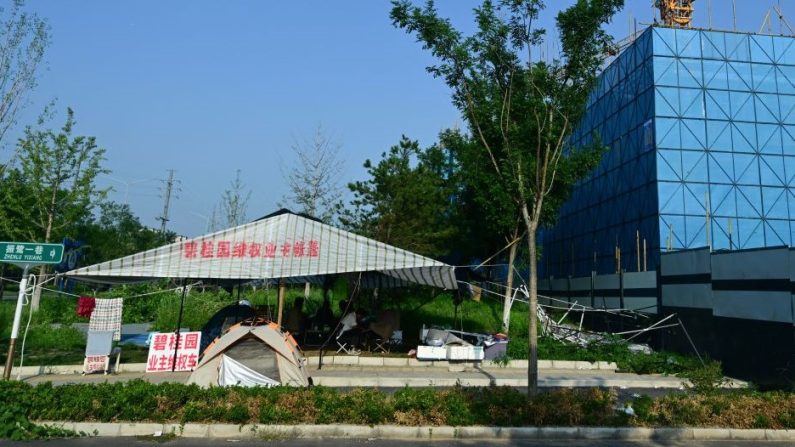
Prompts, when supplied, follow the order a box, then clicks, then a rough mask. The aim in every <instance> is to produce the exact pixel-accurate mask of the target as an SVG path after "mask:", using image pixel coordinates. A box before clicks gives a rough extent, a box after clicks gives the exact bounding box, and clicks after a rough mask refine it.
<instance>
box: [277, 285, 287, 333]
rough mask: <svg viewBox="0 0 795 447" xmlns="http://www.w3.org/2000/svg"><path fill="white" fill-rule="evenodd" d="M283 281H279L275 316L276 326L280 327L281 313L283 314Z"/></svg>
mask: <svg viewBox="0 0 795 447" xmlns="http://www.w3.org/2000/svg"><path fill="white" fill-rule="evenodd" d="M284 288H285V286H284V280H281V281H279V313H278V314H277V315H276V324H278V325H279V326H280V327H281V325H282V313H284Z"/></svg>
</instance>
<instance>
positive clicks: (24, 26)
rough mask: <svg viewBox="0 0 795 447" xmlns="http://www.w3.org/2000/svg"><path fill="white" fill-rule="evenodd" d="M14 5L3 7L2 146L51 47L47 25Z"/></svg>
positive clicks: (17, 1) (0, 15) (0, 24)
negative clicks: (48, 47)
mask: <svg viewBox="0 0 795 447" xmlns="http://www.w3.org/2000/svg"><path fill="white" fill-rule="evenodd" d="M10 3H11V5H10V6H5V7H0V144H2V143H3V139H4V137H5V134H6V132H7V131H8V129H10V128H11V127H12V126H14V125H15V124H16V118H17V114H18V113H19V111H20V110H22V109H23V108H24V107H25V105H26V104H27V99H26V95H27V93H28V92H30V90H32V89H33V88H34V87H35V86H36V71H37V70H38V67H39V65H41V62H42V60H43V59H44V51H45V50H46V49H47V46H48V45H49V44H50V29H49V26H48V25H47V21H46V20H44V19H41V18H39V17H38V16H37V15H36V14H31V13H28V12H26V11H24V9H23V8H24V5H25V2H24V1H22V0H14V1H12V2H10ZM1 173H2V167H0V174H1Z"/></svg>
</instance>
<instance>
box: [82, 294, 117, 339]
mask: <svg viewBox="0 0 795 447" xmlns="http://www.w3.org/2000/svg"><path fill="white" fill-rule="evenodd" d="M122 303H123V300H122V299H121V298H112V299H97V300H96V307H95V308H94V312H92V313H91V320H89V323H88V330H89V331H113V339H114V340H116V341H118V340H120V339H121V313H122Z"/></svg>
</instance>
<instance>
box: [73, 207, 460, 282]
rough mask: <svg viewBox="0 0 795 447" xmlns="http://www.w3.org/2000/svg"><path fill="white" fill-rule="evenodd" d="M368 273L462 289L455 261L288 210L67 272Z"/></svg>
mask: <svg viewBox="0 0 795 447" xmlns="http://www.w3.org/2000/svg"><path fill="white" fill-rule="evenodd" d="M351 273H362V275H363V276H362V278H363V280H364V282H365V283H367V284H369V285H371V286H378V287H388V286H396V285H405V284H407V283H414V284H420V285H426V286H432V287H438V288H442V289H454V288H456V287H457V285H456V279H455V273H454V267H452V266H450V265H447V264H445V263H442V262H439V261H435V260H433V259H430V258H426V257H424V256H420V255H418V254H415V253H411V252H409V251H406V250H402V249H400V248H397V247H393V246H391V245H387V244H384V243H381V242H378V241H375V240H372V239H368V238H366V237H362V236H359V235H356V234H353V233H351V232H348V231H344V230H340V229H338V228H335V227H332V226H330V225H326V224H323V223H321V222H319V221H317V220H314V219H312V218H309V217H305V216H302V215H298V214H294V213H292V212H290V211H288V210H281V211H279V212H276V213H274V214H271V215H269V216H266V217H263V218H262V219H259V220H256V221H254V222H251V223H248V224H244V225H240V226H237V227H234V228H229V229H226V230H222V231H218V232H215V233H211V234H207V235H204V236H199V237H196V238H193V239H188V240H184V241H180V242H175V243H172V244H169V245H165V246H163V247H159V248H155V249H152V250H148V251H144V252H141V253H136V254H133V255H130V256H125V257H123V258H119V259H114V260H112V261H106V262H102V263H99V264H95V265H91V266H87V267H82V268H79V269H76V270H72V271H69V272H66V273H65V276H68V277H70V278H73V279H76V280H82V281H92V282H101V283H123V282H136V281H142V280H150V279H157V278H180V279H214V280H257V279H264V280H274V281H279V282H288V283H293V282H294V283H301V282H318V281H319V280H320V279H322V278H323V277H324V276H325V275H337V274H351Z"/></svg>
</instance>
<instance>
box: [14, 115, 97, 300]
mask: <svg viewBox="0 0 795 447" xmlns="http://www.w3.org/2000/svg"><path fill="white" fill-rule="evenodd" d="M74 125H75V119H74V112H73V111H72V109H67V118H66V123H65V124H64V126H63V128H62V129H61V130H60V131H59V132H54V131H52V130H46V131H41V130H33V129H31V128H30V127H28V128H27V129H25V136H24V137H23V138H21V139H20V140H19V143H18V144H17V151H16V156H15V159H14V164H15V166H18V168H16V167H15V168H14V169H13V172H11V173H9V175H8V176H7V177H6V179H5V181H10V180H14V181H17V182H18V184H17V185H15V186H12V187H6V188H3V189H2V191H3V192H4V196H3V197H2V200H3V206H2V207H0V225H2V228H3V232H4V233H5V234H6V236H8V237H10V238H12V239H18V240H29V241H36V242H51V241H54V240H57V239H60V238H62V237H63V236H65V235H67V233H68V232H69V230H70V229H73V228H74V226H75V225H76V224H77V223H78V222H80V221H82V220H84V219H85V218H86V217H87V216H89V215H90V214H91V211H92V209H93V207H94V205H95V204H97V203H98V202H99V201H100V200H101V199H102V198H104V197H105V195H106V194H107V191H106V190H101V189H98V188H97V186H96V183H95V180H96V178H97V176H98V175H99V174H104V173H107V172H108V170H107V169H105V168H103V167H102V162H103V161H104V160H105V150H104V149H102V148H99V147H98V146H97V144H96V139H95V138H94V137H86V136H74V137H73V136H72V131H73V128H74ZM15 190H26V191H27V192H26V193H25V194H24V195H22V196H16V195H14V194H13V191H15ZM46 273H47V270H46V266H42V267H41V272H40V274H41V277H42V279H43V278H44V277H45V275H46ZM40 294H41V289H40V288H37V290H36V291H35V292H34V296H33V302H32V307H33V309H36V308H37V307H38V298H39V296H40Z"/></svg>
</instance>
